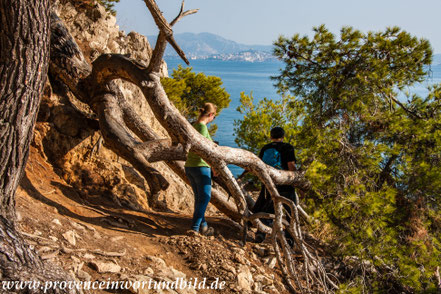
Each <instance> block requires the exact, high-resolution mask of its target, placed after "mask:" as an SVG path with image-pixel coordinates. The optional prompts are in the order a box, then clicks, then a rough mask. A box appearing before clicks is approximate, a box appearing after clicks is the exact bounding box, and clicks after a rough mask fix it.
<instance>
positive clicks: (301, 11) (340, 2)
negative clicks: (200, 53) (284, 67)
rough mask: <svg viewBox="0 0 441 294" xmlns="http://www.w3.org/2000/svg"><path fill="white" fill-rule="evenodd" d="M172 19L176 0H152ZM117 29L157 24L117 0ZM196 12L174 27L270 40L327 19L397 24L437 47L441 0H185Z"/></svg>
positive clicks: (145, 29) (132, 3) (148, 31)
mask: <svg viewBox="0 0 441 294" xmlns="http://www.w3.org/2000/svg"><path fill="white" fill-rule="evenodd" d="M156 3H157V4H158V6H159V8H160V9H161V11H162V12H163V14H164V16H165V18H166V19H167V20H168V21H169V22H170V21H171V20H173V18H174V17H175V16H176V15H177V14H178V12H179V9H180V6H181V1H180V0H156ZM115 8H116V11H117V16H116V17H117V24H118V25H119V26H120V29H122V30H124V31H126V32H127V33H128V32H130V31H136V32H138V33H141V34H143V35H146V36H148V35H156V34H157V33H158V29H157V28H156V25H155V23H154V21H153V19H152V17H151V15H150V13H149V11H148V10H147V7H146V5H145V3H144V1H142V0H120V2H119V3H117V4H116V5H115ZM197 8H198V9H199V11H198V13H196V14H194V15H190V16H187V17H185V18H183V19H181V21H180V22H178V23H177V24H176V25H175V26H174V27H173V31H174V32H175V33H184V32H191V33H202V32H208V33H213V34H217V35H220V36H222V37H224V38H226V39H229V40H232V41H236V42H238V43H242V44H248V45H271V44H273V42H274V41H275V40H277V38H278V37H279V36H280V35H283V36H285V37H291V36H293V35H294V34H296V33H298V34H300V35H309V36H311V35H312V34H313V33H312V28H313V27H315V26H319V25H321V24H325V25H326V27H327V28H328V29H329V30H330V31H332V32H333V33H335V34H338V33H339V31H340V29H341V28H342V27H343V26H352V27H354V28H355V29H358V30H361V31H362V32H368V31H383V30H384V29H385V28H386V27H390V26H398V27H400V28H401V29H403V30H405V31H407V32H409V33H411V34H412V35H414V36H416V37H418V38H425V39H427V40H429V41H430V43H431V45H432V48H433V50H434V53H436V54H439V53H441V0H363V1H361V0H272V1H268V0H217V1H216V0H186V1H185V10H188V9H197Z"/></svg>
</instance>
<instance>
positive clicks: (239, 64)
mask: <svg viewBox="0 0 441 294" xmlns="http://www.w3.org/2000/svg"><path fill="white" fill-rule="evenodd" d="M165 61H166V62H167V66H168V72H169V75H171V73H172V72H173V69H174V68H177V67H178V65H179V64H180V65H182V66H185V67H186V66H187V65H186V64H185V63H184V62H183V61H180V60H177V59H170V60H167V59H166V60H165ZM190 66H191V67H193V71H194V72H196V73H199V72H203V73H204V74H205V75H209V76H217V77H220V78H221V79H222V82H223V87H224V88H225V90H226V91H227V92H228V93H229V94H230V99H231V102H230V106H229V107H228V108H226V109H223V110H222V112H221V113H220V115H219V116H217V117H216V121H215V123H216V124H217V126H218V130H217V132H216V135H215V136H214V137H213V139H214V140H216V141H219V144H220V145H223V146H228V147H237V145H236V143H235V142H234V126H233V123H234V120H238V119H241V118H242V117H243V116H242V115H241V114H240V113H239V112H238V111H237V110H236V108H237V107H238V106H239V105H240V93H241V92H245V94H250V92H253V97H254V98H255V99H258V100H260V99H262V98H264V97H267V98H272V99H277V97H279V96H278V95H277V93H276V89H275V87H274V86H273V81H271V79H270V77H271V76H275V75H277V74H279V69H280V68H281V67H282V66H283V64H282V63H281V62H277V61H272V62H254V63H253V62H244V61H220V60H191V61H190ZM229 168H230V169H231V171H232V173H233V174H234V175H235V176H237V175H239V174H241V173H242V171H243V170H242V169H241V168H240V167H237V166H234V165H230V166H229Z"/></svg>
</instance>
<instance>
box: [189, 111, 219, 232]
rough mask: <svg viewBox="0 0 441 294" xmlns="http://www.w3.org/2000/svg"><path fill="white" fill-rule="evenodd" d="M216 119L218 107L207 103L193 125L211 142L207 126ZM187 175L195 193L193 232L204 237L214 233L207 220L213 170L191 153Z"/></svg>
mask: <svg viewBox="0 0 441 294" xmlns="http://www.w3.org/2000/svg"><path fill="white" fill-rule="evenodd" d="M215 118H216V106H215V105H214V104H212V103H205V105H204V107H203V108H201V109H200V114H199V118H198V120H197V121H196V122H195V123H194V124H193V126H194V128H195V129H196V130H197V131H198V132H199V133H200V134H201V135H202V136H204V137H205V138H208V139H210V140H212V139H211V137H210V134H209V133H208V128H207V124H208V123H211V122H212V121H213V120H214V119H215ZM185 173H186V175H187V177H188V179H189V181H190V184H191V188H192V189H193V193H194V212H193V222H192V228H191V229H192V230H194V231H196V232H201V233H202V234H204V235H209V234H212V233H213V228H209V227H208V224H207V221H206V220H205V211H206V210H207V206H208V202H210V198H211V168H210V166H209V165H208V163H206V162H205V161H204V160H203V159H202V158H201V157H200V156H199V155H197V154H195V153H193V152H189V153H188V156H187V161H186V162H185Z"/></svg>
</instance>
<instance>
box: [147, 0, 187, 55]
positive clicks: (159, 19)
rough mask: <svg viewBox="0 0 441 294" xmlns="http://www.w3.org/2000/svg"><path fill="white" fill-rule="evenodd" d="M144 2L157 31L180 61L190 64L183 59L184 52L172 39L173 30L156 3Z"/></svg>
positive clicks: (151, 0) (152, 1)
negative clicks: (161, 34) (162, 35)
mask: <svg viewBox="0 0 441 294" xmlns="http://www.w3.org/2000/svg"><path fill="white" fill-rule="evenodd" d="M144 2H145V4H146V5H147V8H148V9H149V10H150V13H151V14H152V16H153V19H154V20H155V23H156V25H157V26H158V28H159V30H160V31H161V32H162V33H163V34H164V37H165V39H166V40H167V41H168V42H169V43H170V45H172V47H173V48H174V49H175V51H176V53H178V55H179V56H180V57H181V58H182V60H184V61H185V63H186V64H190V62H189V61H188V59H187V57H185V53H184V51H182V49H181V48H180V47H179V45H178V44H177V43H176V41H175V39H174V37H173V30H172V29H171V26H170V24H169V23H168V22H167V20H166V19H165V18H164V16H163V15H162V13H161V11H160V10H159V8H158V5H157V4H156V2H155V1H154V0H144ZM158 40H159V37H158ZM161 57H162V56H161Z"/></svg>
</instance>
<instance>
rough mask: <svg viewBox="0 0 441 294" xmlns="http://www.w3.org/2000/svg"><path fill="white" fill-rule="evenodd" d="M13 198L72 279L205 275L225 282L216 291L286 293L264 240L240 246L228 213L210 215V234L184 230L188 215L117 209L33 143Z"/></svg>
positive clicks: (28, 233)
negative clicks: (82, 187) (81, 187)
mask: <svg viewBox="0 0 441 294" xmlns="http://www.w3.org/2000/svg"><path fill="white" fill-rule="evenodd" d="M16 201H17V212H18V219H19V222H18V226H19V229H20V231H21V232H22V233H23V235H24V236H25V238H26V239H27V241H28V242H29V244H31V245H32V246H33V247H34V248H35V250H36V251H37V252H38V253H39V254H40V256H41V257H42V258H43V259H44V260H45V261H46V262H52V263H56V264H59V265H60V266H62V267H63V268H64V269H65V270H66V271H68V272H71V274H72V275H73V276H75V278H76V279H77V280H78V281H125V282H127V281H131V282H132V283H135V282H136V281H138V283H139V284H140V283H142V281H144V282H145V285H146V286H145V287H147V285H148V284H147V283H148V282H149V281H150V280H151V281H152V282H150V283H151V285H152V287H153V286H154V281H156V282H157V283H158V282H161V281H163V282H164V281H165V282H166V281H169V282H174V281H176V279H179V278H181V280H185V281H187V282H189V281H190V282H193V283H194V281H196V282H197V284H199V283H200V282H201V281H204V278H205V279H206V281H205V284H206V285H211V284H212V283H216V281H217V283H218V284H217V285H220V283H222V282H224V284H223V285H224V290H223V291H222V292H223V293H284V292H286V289H285V287H284V286H283V282H282V279H281V278H280V272H279V270H278V266H277V261H276V259H275V257H274V254H273V252H272V251H271V246H269V245H266V244H253V243H251V242H247V243H246V245H245V246H242V245H241V242H240V239H241V237H240V236H241V234H240V231H239V230H238V228H237V227H236V226H235V225H234V224H233V223H232V222H230V221H229V220H227V219H224V218H222V217H210V218H208V221H209V223H210V224H211V225H212V226H213V227H214V228H215V235H214V236H211V237H205V236H189V235H187V233H186V232H187V230H188V228H189V227H190V223H191V217H190V215H188V214H187V215H186V214H179V213H173V212H153V211H134V210H129V209H123V208H121V207H119V206H117V205H115V203H114V202H113V200H112V199H109V198H106V197H104V196H102V195H101V196H100V195H88V194H85V193H79V192H78V190H77V189H75V188H74V187H72V186H70V185H69V184H67V183H66V181H65V180H64V179H63V178H61V177H60V176H59V175H58V174H57V169H54V168H53V166H52V165H51V164H49V163H48V162H47V161H46V160H45V158H43V157H42V155H41V154H40V153H39V151H38V150H37V149H36V148H34V147H32V148H31V154H30V159H29V161H28V164H27V167H26V173H25V175H24V177H23V179H22V181H21V185H20V188H19V190H18V191H17V197H16ZM196 279H197V280H196ZM179 281H180V280H179ZM134 285H135V284H134ZM215 285H216V284H213V286H215ZM92 292H93V293H212V292H215V291H214V290H211V289H205V290H195V289H191V288H190V289H188V288H187V289H178V290H171V289H169V290H164V291H159V290H158V291H152V290H150V291H147V289H133V288H132V289H130V290H128V291H125V292H121V291H120V290H119V291H116V290H110V289H109V290H101V291H100V290H94V291H92Z"/></svg>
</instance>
